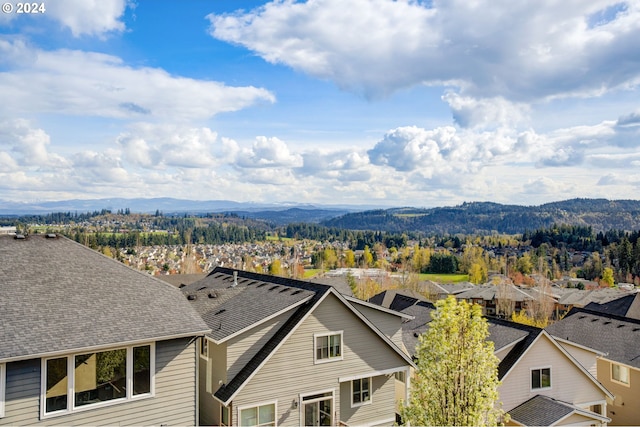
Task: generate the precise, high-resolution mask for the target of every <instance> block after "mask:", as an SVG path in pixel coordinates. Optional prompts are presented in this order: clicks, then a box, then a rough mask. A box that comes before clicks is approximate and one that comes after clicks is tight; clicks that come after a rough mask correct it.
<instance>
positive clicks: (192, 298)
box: [187, 295, 196, 301]
mask: <svg viewBox="0 0 640 427" xmlns="http://www.w3.org/2000/svg"><path fill="white" fill-rule="evenodd" d="M187 299H188V300H189V301H194V300H195V299H196V296H195V295H187Z"/></svg>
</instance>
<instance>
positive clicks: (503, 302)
mask: <svg viewBox="0 0 640 427" xmlns="http://www.w3.org/2000/svg"><path fill="white" fill-rule="evenodd" d="M454 296H455V297H456V299H457V300H466V301H467V302H469V303H474V304H478V305H480V306H481V307H482V314H484V315H489V316H495V315H498V314H500V315H506V316H510V315H511V313H512V312H514V311H521V310H523V309H526V308H527V307H528V306H529V305H530V304H531V303H532V301H534V297H533V296H531V295H529V294H528V293H527V292H525V291H523V290H522V289H520V288H519V287H518V286H515V285H512V284H501V285H477V286H474V287H472V288H469V289H467V290H465V291H463V292H459V293H457V294H455V295H454Z"/></svg>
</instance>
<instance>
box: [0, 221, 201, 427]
mask: <svg viewBox="0 0 640 427" xmlns="http://www.w3.org/2000/svg"><path fill="white" fill-rule="evenodd" d="M0 259H1V260H2V262H0V324H1V325H2V326H0V425H50V424H63V425H100V424H102V425H117V424H126V425H193V424H195V423H196V422H197V411H196V408H197V405H196V402H197V400H196V396H197V394H198V390H197V383H196V381H195V378H196V372H197V366H196V363H195V361H196V357H197V356H196V354H197V353H196V339H197V337H199V336H203V335H204V334H205V333H207V332H208V331H209V329H208V327H207V325H206V324H205V323H204V322H203V321H202V319H201V318H200V317H199V316H198V315H197V313H196V312H195V311H194V310H193V309H192V308H191V307H190V306H189V304H188V302H187V301H185V299H184V296H183V295H182V294H181V293H180V292H179V291H178V290H177V289H176V288H174V287H173V286H171V285H168V284H166V283H164V282H161V281H159V280H156V279H154V278H153V277H151V276H149V275H147V274H145V273H142V272H139V271H136V270H133V269H131V268H129V267H127V266H125V265H124V264H121V263H119V262H117V261H115V260H113V259H110V258H107V257H105V256H103V255H102V254H100V253H98V252H95V251H93V250H91V249H89V248H87V247H85V246H82V245H80V244H78V243H75V242H73V241H71V240H69V239H67V238H64V237H60V236H58V235H55V234H47V235H32V236H26V237H24V236H22V238H21V237H20V236H0Z"/></svg>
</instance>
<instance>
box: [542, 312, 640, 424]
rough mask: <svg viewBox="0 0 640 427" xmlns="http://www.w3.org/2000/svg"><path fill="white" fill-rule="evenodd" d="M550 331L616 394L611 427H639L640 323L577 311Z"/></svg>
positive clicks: (609, 410)
mask: <svg viewBox="0 0 640 427" xmlns="http://www.w3.org/2000/svg"><path fill="white" fill-rule="evenodd" d="M547 331H548V332H549V333H550V334H551V335H553V336H554V337H555V339H556V340H557V341H559V342H560V343H561V345H562V346H563V347H564V348H565V349H566V350H567V351H568V352H569V353H571V354H572V355H574V357H575V358H576V359H582V360H584V362H583V364H584V365H585V366H587V368H588V369H589V370H590V371H591V372H592V373H593V374H594V375H595V376H596V377H597V379H598V381H599V382H600V383H602V384H603V385H604V386H605V387H606V388H607V389H608V390H610V391H611V392H612V393H613V395H614V396H615V398H614V399H613V402H612V403H610V404H609V405H607V408H606V409H607V413H606V415H607V416H608V417H610V418H611V420H612V421H611V425H639V424H640V406H639V405H638V404H637V403H638V396H640V320H638V319H633V318H629V317H622V316H616V315H614V314H609V313H606V312H599V311H593V310H588V309H586V308H574V309H572V310H571V311H570V312H569V313H568V314H567V315H566V316H565V317H564V318H563V319H562V320H560V321H558V322H556V323H554V324H553V325H551V326H549V327H548V328H547Z"/></svg>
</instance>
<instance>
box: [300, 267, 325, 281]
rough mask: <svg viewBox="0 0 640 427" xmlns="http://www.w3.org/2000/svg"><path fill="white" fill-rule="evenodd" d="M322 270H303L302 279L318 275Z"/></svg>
mask: <svg viewBox="0 0 640 427" xmlns="http://www.w3.org/2000/svg"><path fill="white" fill-rule="evenodd" d="M321 271H322V270H320V269H319V268H309V269H305V270H304V276H303V278H304V279H308V278H310V277H313V276H315V275H316V274H318V273H320V272H321Z"/></svg>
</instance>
